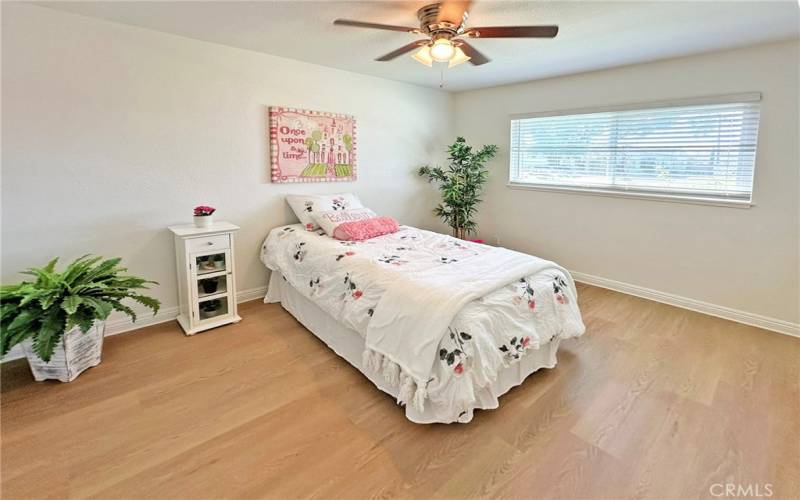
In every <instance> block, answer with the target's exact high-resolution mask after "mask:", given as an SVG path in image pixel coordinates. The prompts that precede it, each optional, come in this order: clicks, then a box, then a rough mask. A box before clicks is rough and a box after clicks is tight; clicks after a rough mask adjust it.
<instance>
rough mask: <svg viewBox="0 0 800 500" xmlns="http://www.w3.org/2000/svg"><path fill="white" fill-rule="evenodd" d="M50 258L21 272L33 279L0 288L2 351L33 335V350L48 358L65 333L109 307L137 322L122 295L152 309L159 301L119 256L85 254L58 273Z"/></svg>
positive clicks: (106, 313)
mask: <svg viewBox="0 0 800 500" xmlns="http://www.w3.org/2000/svg"><path fill="white" fill-rule="evenodd" d="M57 261H58V259H53V260H52V261H50V262H48V263H47V265H46V266H44V267H42V268H32V269H28V270H27V271H25V273H24V274H28V275H30V276H34V277H35V278H36V281H34V282H22V283H19V284H16V285H5V286H3V287H2V288H0V349H1V350H2V354H3V355H5V354H6V353H8V351H9V350H10V349H11V348H12V347H13V346H14V345H16V344H18V343H20V342H22V341H24V340H25V339H27V338H30V337H32V338H33V347H34V351H35V352H36V353H37V354H38V355H39V357H40V358H42V359H43V360H45V361H49V360H50V358H51V357H52V355H53V351H54V349H55V347H56V346H57V345H58V342H59V341H60V340H61V339H62V337H63V336H64V332H66V331H69V330H71V329H72V328H75V327H78V328H80V329H81V331H83V332H84V333H85V332H87V331H89V329H90V328H91V327H92V325H93V324H94V322H95V321H96V320H105V319H106V318H108V316H109V315H110V314H111V312H112V311H115V310H116V311H120V312H122V313H124V314H126V315H128V316H130V317H131V319H132V320H133V321H136V312H135V311H134V310H133V309H132V308H131V307H129V306H127V305H125V304H124V303H122V300H125V299H130V300H133V301H136V302H138V303H140V304H142V305H144V306H145V307H147V308H148V309H150V310H152V311H153V314H155V313H156V312H158V309H159V307H160V306H161V304H160V303H159V301H158V300H156V299H153V298H151V297H148V296H146V295H142V294H141V293H139V291H140V290H146V289H147V288H148V285H150V284H157V283H156V282H155V281H148V280H146V279H144V278H139V277H136V276H130V275H126V274H123V273H124V272H125V271H127V269H125V268H123V267H120V266H119V264H120V259H119V258H114V259H107V260H103V259H102V257H95V256H91V255H84V256H83V257H80V258H78V259H76V260H75V261H73V262H72V263H71V264H70V265H68V266H67V268H66V269H65V270H64V271H63V272H61V273H59V272H56V270H55V266H56V263H57Z"/></svg>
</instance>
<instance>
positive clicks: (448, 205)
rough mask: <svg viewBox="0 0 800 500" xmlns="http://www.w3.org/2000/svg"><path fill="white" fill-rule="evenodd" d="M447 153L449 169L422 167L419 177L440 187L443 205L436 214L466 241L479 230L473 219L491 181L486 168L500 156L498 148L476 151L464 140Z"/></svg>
mask: <svg viewBox="0 0 800 500" xmlns="http://www.w3.org/2000/svg"><path fill="white" fill-rule="evenodd" d="M447 152H448V155H449V156H448V160H450V165H448V166H447V167H446V168H442V167H438V166H437V167H431V166H428V165H426V166H424V167H420V169H419V170H418V171H417V174H418V175H420V176H424V177H427V178H428V181H429V182H436V183H438V184H439V191H441V193H442V202H441V203H440V204H439V205H437V207H436V208H435V209H434V210H433V213H434V214H436V215H437V216H438V217H439V218H441V219H442V220H443V221H444V222H445V223H446V224H447V225H448V226H450V227H451V228H452V230H453V236H455V237H456V238H461V239H464V238H466V236H467V234H469V233H474V232H475V229H477V227H478V225H477V223H476V222H475V219H474V217H475V213H476V212H477V209H478V204H479V203H480V202H481V201H482V200H481V198H480V195H481V193H482V192H483V186H484V184H486V181H487V180H488V178H489V171H488V170H486V167H485V165H486V162H488V161H489V160H491V159H492V158H494V155H495V154H497V146H495V145H488V146H483V147H482V148H481V149H479V150H478V151H473V150H472V147H471V146H469V145H467V141H466V140H465V139H464V138H463V137H458V138H456V142H454V143H453V144H452V145H450V146H449V147H448V148H447Z"/></svg>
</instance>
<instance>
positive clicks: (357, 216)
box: [311, 208, 377, 237]
mask: <svg viewBox="0 0 800 500" xmlns="http://www.w3.org/2000/svg"><path fill="white" fill-rule="evenodd" d="M373 217H377V214H375V212H373V211H372V210H370V209H369V208H354V209H352V210H326V211H324V212H314V213H312V214H311V218H312V219H314V222H316V223H317V225H318V226H319V227H321V228H322V229H323V230H324V231H325V234H327V235H328V236H330V237H333V231H334V230H335V229H336V227H337V226H338V225H339V224H341V223H343V222H352V221H355V220H364V219H372V218H373Z"/></svg>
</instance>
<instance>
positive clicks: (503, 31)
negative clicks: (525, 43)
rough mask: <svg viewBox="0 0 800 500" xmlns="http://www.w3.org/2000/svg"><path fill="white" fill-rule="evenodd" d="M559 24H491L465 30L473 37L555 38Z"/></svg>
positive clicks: (466, 34) (466, 33) (467, 34)
mask: <svg viewBox="0 0 800 500" xmlns="http://www.w3.org/2000/svg"><path fill="white" fill-rule="evenodd" d="M557 34H558V26H489V27H485V28H470V29H468V30H467V31H465V32H464V35H465V36H468V37H471V38H553V37H554V36H556V35H557Z"/></svg>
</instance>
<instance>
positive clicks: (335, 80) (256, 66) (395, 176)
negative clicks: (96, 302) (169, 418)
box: [2, 2, 452, 308]
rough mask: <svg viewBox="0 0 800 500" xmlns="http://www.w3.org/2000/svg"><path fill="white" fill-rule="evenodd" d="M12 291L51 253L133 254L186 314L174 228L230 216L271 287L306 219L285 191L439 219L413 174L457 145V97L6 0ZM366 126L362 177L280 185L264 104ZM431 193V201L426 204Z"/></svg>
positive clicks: (241, 260)
mask: <svg viewBox="0 0 800 500" xmlns="http://www.w3.org/2000/svg"><path fill="white" fill-rule="evenodd" d="M2 14H3V16H2V17H3V19H2V71H3V78H2V104H3V108H2V126H3V127H2V143H3V148H2V282H3V283H10V282H14V281H16V280H18V279H20V278H21V276H20V275H18V274H16V272H17V271H19V270H22V269H24V268H26V267H28V266H32V265H41V264H43V263H45V262H47V260H49V259H50V258H52V257H54V256H61V257H62V258H63V259H64V260H70V259H72V258H74V257H77V256H79V255H82V254H84V253H89V252H90V253H95V254H101V255H106V256H121V257H122V258H123V259H124V263H125V264H127V265H128V266H129V268H130V270H131V271H132V272H133V273H136V274H140V275H143V276H146V277H148V278H151V279H155V280H157V281H159V282H160V283H161V285H160V286H159V287H157V288H156V289H155V290H153V295H154V296H156V297H157V298H159V299H161V301H162V302H163V305H164V307H165V308H170V307H174V306H176V304H177V291H176V279H175V257H174V252H173V241H172V236H171V233H169V232H168V231H167V229H166V227H167V226H168V225H171V224H178V223H189V222H191V209H192V207H194V206H195V205H197V204H200V203H205V204H210V205H213V206H215V207H218V213H217V217H218V218H219V219H220V220H228V221H231V222H233V223H236V224H238V225H240V226H241V227H242V230H241V231H240V232H239V233H238V234H237V241H236V245H237V247H236V248H237V250H236V259H237V266H238V267H237V280H238V286H239V289H240V290H249V289H254V288H258V287H262V286H265V285H266V279H267V273H266V270H265V268H264V266H263V265H262V264H261V263H260V261H259V260H258V251H259V248H260V244H261V242H262V240H263V238H264V237H265V236H266V234H267V232H268V231H269V230H270V229H271V228H273V227H275V226H278V225H280V224H285V223H289V222H293V221H294V216H293V215H292V214H291V211H290V210H289V208H288V206H287V205H286V204H285V202H284V198H283V197H284V195H285V194H287V193H311V192H339V191H343V190H347V191H354V192H356V193H358V194H359V195H360V196H361V198H362V199H363V201H364V202H365V204H366V205H368V206H370V207H372V208H373V209H375V210H376V211H377V212H379V213H381V214H385V215H393V216H395V217H397V218H398V219H399V220H401V221H402V222H405V223H408V224H413V225H418V226H422V227H426V226H432V225H435V224H436V222H435V221H434V219H433V216H432V215H431V213H430V210H431V208H432V207H433V206H434V204H435V199H436V193H435V192H433V191H430V190H421V189H420V187H421V186H424V185H425V182H424V180H422V179H419V178H417V177H416V175H414V170H415V168H416V167H418V166H419V165H420V164H422V163H426V162H430V161H437V160H440V159H441V158H442V157H443V156H444V149H445V146H446V144H447V143H448V142H450V141H451V140H452V133H451V126H450V119H451V116H452V97H451V96H450V95H449V94H447V93H444V92H441V91H438V90H431V89H423V88H420V87H415V86H412V85H408V84H401V83H396V82H392V81H388V80H383V79H380V78H374V77H368V76H363V75H357V74H354V73H348V72H345V71H339V70H335V69H331V68H326V67H321V66H316V65H312V64H307V63H302V62H297V61H292V60H288V59H283V58H278V57H272V56H269V55H264V54H260V53H256V52H250V51H246V50H240V49H234V48H229V47H224V46H220V45H215V44H211V43H205V42H201V41H196V40H191V39H187V38H181V37H177V36H172V35H167V34H163V33H158V32H154V31H149V30H145V29H140V28H135V27H130V26H125V25H120V24H113V23H110V22H106V21H100V20H96V19H92V18H87V17H81V16H76V15H71V14H65V13H61V12H58V11H54V10H50V9H46V8H42V7H38V6H32V5H25V4H17V3H9V2H3V4H2ZM269 105H283V106H292V107H301V108H310V109H318V110H324V111H333V112H343V113H349V114H353V115H355V116H356V119H357V120H358V131H359V134H358V148H359V166H358V174H359V179H358V180H357V181H355V182H352V183H341V184H340V183H325V184H305V185H302V184H300V185H281V184H272V183H271V182H270V181H269V177H268V160H267V146H266V143H267V139H266V137H267V135H266V128H265V127H266V118H265V109H266V106H269ZM420 195H422V197H420Z"/></svg>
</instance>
